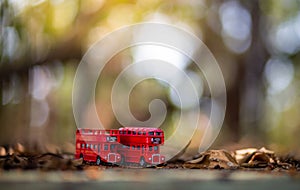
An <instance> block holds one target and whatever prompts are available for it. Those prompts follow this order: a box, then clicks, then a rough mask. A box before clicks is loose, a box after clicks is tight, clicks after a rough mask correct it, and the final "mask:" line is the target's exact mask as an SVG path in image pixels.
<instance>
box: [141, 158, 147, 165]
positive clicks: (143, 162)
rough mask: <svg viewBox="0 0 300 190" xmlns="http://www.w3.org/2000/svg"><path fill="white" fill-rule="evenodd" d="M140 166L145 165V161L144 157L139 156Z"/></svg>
mask: <svg viewBox="0 0 300 190" xmlns="http://www.w3.org/2000/svg"><path fill="white" fill-rule="evenodd" d="M140 166H142V167H145V166H146V162H145V158H144V157H141V159H140Z"/></svg>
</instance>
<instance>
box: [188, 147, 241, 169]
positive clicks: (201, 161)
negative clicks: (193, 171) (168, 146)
mask: <svg viewBox="0 0 300 190" xmlns="http://www.w3.org/2000/svg"><path fill="white" fill-rule="evenodd" d="M184 167H185V168H208V169H214V168H216V169H217V168H220V169H235V168H238V167H239V165H238V164H237V162H236V160H235V159H234V158H233V157H232V156H231V154H230V153H229V152H227V151H226V150H208V151H206V152H203V153H201V154H199V155H198V156H197V157H196V158H195V159H193V160H190V161H187V162H186V163H185V164H184Z"/></svg>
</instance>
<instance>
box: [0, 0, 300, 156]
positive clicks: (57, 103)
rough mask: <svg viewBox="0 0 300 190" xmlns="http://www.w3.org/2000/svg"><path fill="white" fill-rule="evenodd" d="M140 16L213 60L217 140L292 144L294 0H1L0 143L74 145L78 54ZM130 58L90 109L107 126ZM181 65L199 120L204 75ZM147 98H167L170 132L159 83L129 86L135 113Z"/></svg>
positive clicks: (299, 56)
mask: <svg viewBox="0 0 300 190" xmlns="http://www.w3.org/2000/svg"><path fill="white" fill-rule="evenodd" d="M142 21H150V22H162V23H167V24H173V25H176V26H178V27H181V28H184V29H185V30H188V31H190V32H192V33H194V34H195V35H196V36H198V37H199V38H200V39H201V40H202V41H203V42H204V43H205V44H206V45H207V46H208V48H209V49H210V50H211V51H212V53H213V55H214V56H215V57H216V59H217V61H218V63H219V65H220V67H221V69H222V72H223V75H224V79H225V83H226V88H227V110H226V118H225V121H224V124H223V127H222V130H221V133H220V135H219V136H218V138H217V141H216V142H215V144H214V147H223V146H226V145H228V146H231V145H239V146H261V145H264V146H269V147H271V148H273V149H276V150H285V151H297V150H298V149H299V144H300V140H299V139H300V138H299V136H298V135H300V89H299V86H300V65H299V62H300V1H299V0H252V1H247V0H232V1H225V0H213V1H208V0H119V1H118V0H109V1H107V0H22V1H19V0H0V30H1V33H0V102H1V107H0V126H1V127H0V144H2V145H7V144H14V143H16V142H20V143H25V144H28V145H37V146H41V147H42V146H44V145H46V144H55V145H57V146H61V145H62V144H64V143H68V142H70V143H73V142H74V137H75V136H74V134H75V129H76V126H75V122H74V117H73V112H72V88H73V79H74V75H75V72H76V68H77V66H78V64H79V62H80V60H81V58H82V56H83V55H84V53H85V52H86V51H87V50H88V48H89V47H91V45H92V44H93V43H95V42H96V41H97V40H100V39H101V38H102V37H103V36H104V35H106V34H109V33H110V32H111V31H113V30H115V29H117V28H119V27H122V26H126V25H130V24H134V23H138V22H142ZM108 45H109V44H108ZM131 57H132V51H126V52H123V53H121V54H120V55H117V56H115V57H114V58H113V59H112V60H111V61H110V63H109V64H108V65H107V66H106V67H105V69H104V71H103V73H102V74H101V82H102V83H101V85H100V86H99V85H98V88H97V91H96V106H97V110H98V114H99V117H100V119H101V121H102V123H103V124H104V126H105V128H118V127H119V126H120V124H119V123H118V122H117V121H116V119H115V117H114V115H113V112H112V108H111V102H110V93H111V88H112V85H113V82H114V80H115V78H116V76H117V75H118V73H119V72H120V71H122V69H123V68H124V65H128V64H132V60H131ZM178 64H179V65H181V68H183V69H185V70H186V71H187V72H189V73H191V75H193V76H196V77H194V78H196V79H195V80H196V82H195V83H196V84H199V93H200V94H202V98H201V100H200V102H201V103H203V104H202V105H203V106H204V111H203V114H202V115H201V116H200V118H201V122H202V123H205V122H207V114H206V113H205V105H206V100H207V99H209V93H207V89H205V88H207V87H205V81H204V80H203V76H202V75H201V73H200V72H199V71H197V69H195V66H194V65H193V64H192V63H189V62H184V63H182V64H181V63H180V62H179V63H178ZM149 89H151V91H149ZM154 98H161V99H162V100H163V101H164V102H165V103H166V105H167V109H168V115H167V118H166V121H165V122H164V126H163V128H164V129H165V130H166V133H167V135H170V134H171V133H172V129H173V127H174V123H176V117H177V115H178V109H179V108H178V106H177V104H176V101H175V100H174V98H172V92H171V91H170V89H169V88H166V86H165V85H163V84H162V83H159V82H157V81H155V80H147V81H144V82H142V83H140V84H139V85H137V86H136V88H135V89H134V90H133V92H132V97H131V102H130V105H131V109H132V112H133V115H135V116H136V117H137V118H138V119H141V120H145V119H147V118H148V117H149V112H148V104H149V102H150V101H151V100H152V99H154ZM85 111H86V112H87V118H88V111H89V110H85ZM195 138H196V139H197V138H201V135H200V137H199V136H198V137H197V136H196V137H195ZM198 140H199V139H198ZM196 144H197V143H196ZM195 146H197V145H195Z"/></svg>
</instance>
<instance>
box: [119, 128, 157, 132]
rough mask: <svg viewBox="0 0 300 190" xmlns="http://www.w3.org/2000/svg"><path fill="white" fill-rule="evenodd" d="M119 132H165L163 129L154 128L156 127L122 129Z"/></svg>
mask: <svg viewBox="0 0 300 190" xmlns="http://www.w3.org/2000/svg"><path fill="white" fill-rule="evenodd" d="M119 130H120V131H124V130H129V131H145V132H149V131H159V132H163V130H162V129H160V128H154V127H121V128H119Z"/></svg>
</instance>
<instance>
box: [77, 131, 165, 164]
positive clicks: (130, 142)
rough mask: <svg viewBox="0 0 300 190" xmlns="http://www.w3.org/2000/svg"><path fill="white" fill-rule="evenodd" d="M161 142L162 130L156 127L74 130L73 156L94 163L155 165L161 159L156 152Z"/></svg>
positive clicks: (162, 158)
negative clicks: (74, 147) (74, 144)
mask: <svg viewBox="0 0 300 190" xmlns="http://www.w3.org/2000/svg"><path fill="white" fill-rule="evenodd" d="M163 144H164V132H163V130H161V129H158V128H143V127H122V128H120V129H118V130H115V129H113V130H99V129H77V131H76V153H75V158H76V159H78V158H82V159H83V160H84V161H87V162H96V164H97V165H100V164H101V163H114V164H120V165H125V164H128V163H138V164H139V165H140V166H147V165H149V164H150V165H156V164H161V163H163V162H165V157H164V156H163V155H161V154H160V146H161V145H163Z"/></svg>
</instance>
